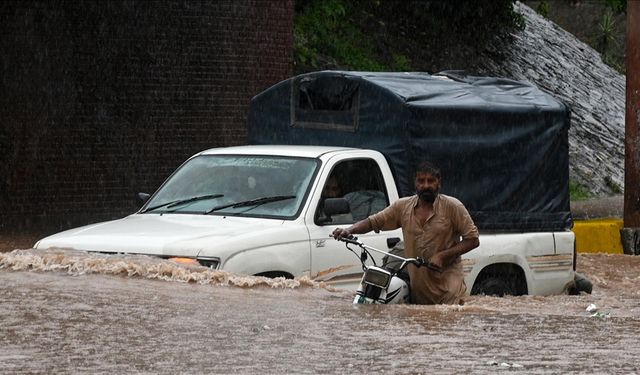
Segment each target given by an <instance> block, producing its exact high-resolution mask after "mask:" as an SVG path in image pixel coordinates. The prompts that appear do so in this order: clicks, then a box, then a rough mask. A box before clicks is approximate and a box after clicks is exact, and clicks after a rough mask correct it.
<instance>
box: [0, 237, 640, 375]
mask: <svg viewBox="0 0 640 375" xmlns="http://www.w3.org/2000/svg"><path fill="white" fill-rule="evenodd" d="M578 262H579V271H581V272H582V273H584V274H585V275H587V277H589V278H590V279H591V280H592V281H593V283H594V291H593V294H590V295H587V294H583V295H579V296H569V295H561V296H549V297H533V296H523V297H508V298H496V297H484V296H473V297H468V298H467V301H466V303H465V305H463V306H417V305H395V306H392V305H389V306H368V305H364V306H363V305H358V306H354V305H352V304H351V292H348V291H342V290H333V289H331V288H328V287H325V286H324V285H323V284H319V283H315V282H313V281H310V280H306V279H298V280H279V279H275V280H272V279H265V278H259V277H247V276H237V275H232V274H228V273H226V272H221V271H211V270H207V269H205V268H200V267H194V266H184V265H180V264H177V263H173V262H171V261H166V260H161V259H157V258H152V257H142V256H121V255H111V256H108V255H99V254H87V253H83V252H74V251H65V250H48V251H36V250H30V249H29V250H14V251H12V252H8V253H0V295H1V296H2V297H1V298H2V299H1V303H0V316H1V317H2V323H1V324H0V373H10V374H33V373H47V374H51V373H92V374H94V373H114V374H115V373H212V374H230V373H239V374H257V373H268V374H273V373H295V374H305V373H309V374H317V373H328V374H334V373H338V374H343V373H356V374H357V373H389V374H402V373H407V374H421V373H422V374H434V373H444V374H450V373H474V374H477V373H480V374H494V373H502V372H521V373H545V374H558V373H563V374H566V373H616V374H617V373H625V374H632V373H640V359H638V356H639V353H638V343H639V342H640V338H639V334H640V291H639V290H640V288H639V287H640V272H639V270H640V257H633V256H624V255H605V254H593V255H582V254H581V255H580V256H579V258H578ZM591 304H594V305H595V306H596V308H597V310H596V311H587V307H588V306H589V305H591Z"/></svg>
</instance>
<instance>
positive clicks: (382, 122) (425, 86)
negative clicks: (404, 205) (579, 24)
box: [248, 71, 572, 231]
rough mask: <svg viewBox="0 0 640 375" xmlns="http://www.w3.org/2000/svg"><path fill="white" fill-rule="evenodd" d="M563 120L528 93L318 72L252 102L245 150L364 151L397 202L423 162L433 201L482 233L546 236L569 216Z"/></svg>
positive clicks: (544, 98)
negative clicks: (435, 180)
mask: <svg viewBox="0 0 640 375" xmlns="http://www.w3.org/2000/svg"><path fill="white" fill-rule="evenodd" d="M569 124H570V111H569V109H568V108H567V106H565V105H564V104H563V103H562V102H560V101H559V100H557V99H555V98H553V97H552V96H550V95H549V94H547V93H545V92H543V91H541V90H540V89H538V88H536V87H535V86H533V85H531V84H529V83H524V82H517V81H513V80H508V79H503V78H491V77H474V76H466V75H464V74H463V73H460V72H442V73H438V74H434V75H430V74H427V73H367V72H348V71H323V72H315V73H309V74H303V75H300V76H296V77H293V78H290V79H287V80H285V81H282V82H280V83H278V84H276V85H274V86H272V87H271V88H269V89H267V90H265V91H263V92H262V93H260V94H258V95H256V96H255V97H254V98H253V99H252V100H251V104H250V110H249V124H248V125H249V137H248V142H249V143H250V144H299V145H331V146H348V147H358V148H369V149H374V150H378V151H380V152H382V153H383V154H384V155H385V157H386V158H387V160H388V162H389V164H390V165H391V169H392V171H393V174H394V178H395V180H396V184H397V185H398V190H399V192H400V195H401V196H408V195H412V194H414V187H413V173H414V168H415V166H416V165H417V164H418V163H419V162H420V161H423V160H428V161H432V162H434V163H435V164H436V165H438V166H439V167H440V168H441V171H442V176H443V186H442V192H443V193H445V194H448V195H451V196H454V197H456V198H458V199H460V200H461V201H462V202H463V203H464V204H465V206H466V207H467V209H468V210H469V212H470V213H471V215H472V217H473V219H474V221H475V223H476V225H477V226H478V228H479V229H483V230H496V231H553V230H565V229H567V228H570V227H571V225H572V221H571V215H570V210H569V160H568V157H569V156H568V155H569V153H568V147H569V142H568V131H569Z"/></svg>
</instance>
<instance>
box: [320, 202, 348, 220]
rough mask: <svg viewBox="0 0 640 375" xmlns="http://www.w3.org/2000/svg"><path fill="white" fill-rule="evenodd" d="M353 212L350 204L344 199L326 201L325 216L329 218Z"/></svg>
mask: <svg viewBox="0 0 640 375" xmlns="http://www.w3.org/2000/svg"><path fill="white" fill-rule="evenodd" d="M349 212H351V208H350V207H349V202H347V200H346V199H344V198H327V199H325V200H324V214H325V215H327V216H329V217H330V216H332V215H342V214H348V213H349Z"/></svg>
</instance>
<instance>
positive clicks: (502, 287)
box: [471, 276, 517, 297]
mask: <svg viewBox="0 0 640 375" xmlns="http://www.w3.org/2000/svg"><path fill="white" fill-rule="evenodd" d="M471 294H484V295H485V296H498V297H503V296H505V295H512V296H513V295H516V294H517V292H516V291H515V290H514V289H513V288H512V287H511V285H509V283H507V282H506V281H505V280H504V279H501V278H499V277H496V276H489V277H486V278H484V279H482V280H480V281H478V282H477V283H475V285H474V286H473V289H472V290H471Z"/></svg>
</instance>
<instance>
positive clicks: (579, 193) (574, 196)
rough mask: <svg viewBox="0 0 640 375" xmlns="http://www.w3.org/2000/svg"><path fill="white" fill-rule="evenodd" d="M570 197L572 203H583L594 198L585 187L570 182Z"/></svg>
mask: <svg viewBox="0 0 640 375" xmlns="http://www.w3.org/2000/svg"><path fill="white" fill-rule="evenodd" d="M569 197H570V198H569V199H571V200H572V201H583V200H586V199H589V198H592V197H593V195H592V194H591V193H589V191H588V190H587V189H586V188H585V187H584V186H582V185H580V184H577V183H575V182H572V181H569Z"/></svg>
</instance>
